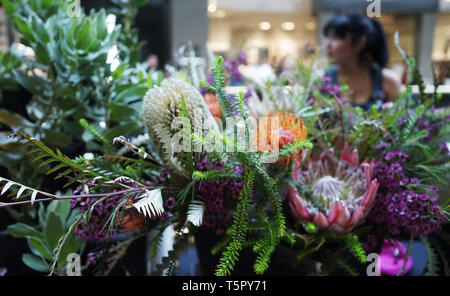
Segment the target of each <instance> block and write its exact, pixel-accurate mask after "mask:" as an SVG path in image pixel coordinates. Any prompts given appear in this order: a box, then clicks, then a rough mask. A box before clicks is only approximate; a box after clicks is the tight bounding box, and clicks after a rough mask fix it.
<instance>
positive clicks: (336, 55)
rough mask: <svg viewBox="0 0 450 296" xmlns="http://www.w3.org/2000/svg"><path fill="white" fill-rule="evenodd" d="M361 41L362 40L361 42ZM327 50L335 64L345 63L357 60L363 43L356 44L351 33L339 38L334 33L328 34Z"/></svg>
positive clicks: (326, 40)
mask: <svg viewBox="0 0 450 296" xmlns="http://www.w3.org/2000/svg"><path fill="white" fill-rule="evenodd" d="M359 43H361V42H359ZM325 50H326V52H327V55H328V57H329V58H331V59H332V60H333V63H335V64H345V63H348V62H349V61H351V60H357V59H358V57H359V52H360V51H361V44H354V43H353V42H352V38H351V35H350V34H347V35H346V36H345V38H339V37H337V36H336V35H334V34H328V36H327V37H326V39H325Z"/></svg>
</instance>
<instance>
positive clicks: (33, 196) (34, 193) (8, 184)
mask: <svg viewBox="0 0 450 296" xmlns="http://www.w3.org/2000/svg"><path fill="white" fill-rule="evenodd" d="M2 182H6V184H5V185H4V186H3V189H2V192H1V193H0V195H3V194H5V192H7V191H8V189H9V188H11V186H19V187H20V188H19V190H18V191H17V194H16V199H18V198H20V196H21V195H22V193H23V192H24V191H25V190H31V192H32V193H31V204H33V203H34V201H35V200H36V196H37V195H38V193H40V194H44V195H45V196H49V194H48V193H45V192H42V191H39V190H36V189H34V188H30V187H28V186H25V185H22V184H20V183H17V182H14V181H11V180H8V179H5V178H2V177H0V183H2Z"/></svg>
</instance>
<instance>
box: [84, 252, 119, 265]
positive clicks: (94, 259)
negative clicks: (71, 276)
mask: <svg viewBox="0 0 450 296" xmlns="http://www.w3.org/2000/svg"><path fill="white" fill-rule="evenodd" d="M104 253H105V252H104V251H103V250H101V251H100V252H91V253H88V254H87V260H88V261H89V263H91V264H92V265H96V264H97V263H98V261H100V260H101V259H100V258H102V260H103V261H104V262H105V263H106V264H109V263H111V262H113V261H114V260H115V259H114V257H108V256H105V254H104Z"/></svg>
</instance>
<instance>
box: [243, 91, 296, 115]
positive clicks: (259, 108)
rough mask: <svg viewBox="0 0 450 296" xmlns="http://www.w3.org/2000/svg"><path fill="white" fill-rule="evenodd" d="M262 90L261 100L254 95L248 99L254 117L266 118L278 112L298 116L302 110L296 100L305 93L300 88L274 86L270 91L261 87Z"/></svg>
mask: <svg viewBox="0 0 450 296" xmlns="http://www.w3.org/2000/svg"><path fill="white" fill-rule="evenodd" d="M260 90H261V95H262V97H261V98H259V97H258V96H257V95H256V93H252V95H251V96H250V97H249V98H248V99H247V106H248V109H249V110H250V114H251V115H252V116H253V117H265V116H267V115H269V114H275V113H276V112H281V113H285V112H288V113H292V114H298V113H299V111H300V110H301V108H300V105H299V103H298V102H297V101H296V99H295V97H296V96H299V95H300V94H302V92H303V88H302V87H300V86H294V87H292V86H284V87H280V86H272V87H270V88H268V89H267V88H264V87H261V88H260Z"/></svg>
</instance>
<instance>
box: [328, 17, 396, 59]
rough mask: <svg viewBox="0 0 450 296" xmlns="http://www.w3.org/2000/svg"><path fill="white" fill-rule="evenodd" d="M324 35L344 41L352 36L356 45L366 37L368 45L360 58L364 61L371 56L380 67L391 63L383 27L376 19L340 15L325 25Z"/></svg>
mask: <svg viewBox="0 0 450 296" xmlns="http://www.w3.org/2000/svg"><path fill="white" fill-rule="evenodd" d="M323 33H324V35H325V36H328V35H330V34H333V35H335V36H336V37H337V38H342V39H343V38H345V37H346V36H347V34H350V35H351V37H352V40H353V42H355V43H356V42H357V41H358V40H360V39H361V38H362V37H363V36H365V37H366V39H367V43H366V46H365V47H364V49H363V50H362V52H361V56H360V58H361V59H362V60H364V59H366V57H367V54H369V55H370V56H371V57H372V58H373V62H376V63H377V64H378V65H379V66H380V67H386V65H387V63H388V62H389V50H388V46H387V41H386V36H385V34H384V30H383V26H382V25H381V24H380V22H378V21H377V20H375V19H369V18H367V17H365V16H364V15H362V14H359V13H346V14H342V15H338V16H336V17H334V18H333V19H331V20H330V21H329V22H328V23H327V24H326V25H325V27H324V30H323Z"/></svg>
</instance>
